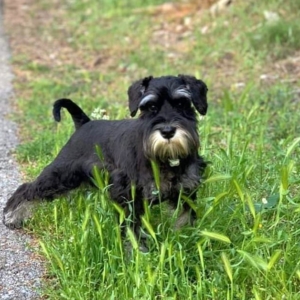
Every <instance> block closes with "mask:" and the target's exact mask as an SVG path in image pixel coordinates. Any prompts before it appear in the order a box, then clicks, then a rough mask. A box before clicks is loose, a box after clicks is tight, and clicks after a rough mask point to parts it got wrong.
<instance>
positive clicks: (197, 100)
mask: <svg viewBox="0 0 300 300" xmlns="http://www.w3.org/2000/svg"><path fill="white" fill-rule="evenodd" d="M178 77H179V78H181V79H183V81H184V82H185V84H186V85H187V87H188V88H189V89H190V91H191V93H192V102H193V104H194V106H195V107H196V109H197V111H198V112H199V113H200V114H201V115H205V114H206V111H207V99H206V94H207V91H208V89H207V86H206V84H205V83H204V82H203V81H202V80H199V79H197V78H196V77H194V76H189V75H182V74H179V75H178Z"/></svg>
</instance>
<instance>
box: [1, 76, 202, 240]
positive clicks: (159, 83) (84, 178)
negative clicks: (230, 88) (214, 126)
mask: <svg viewBox="0 0 300 300" xmlns="http://www.w3.org/2000/svg"><path fill="white" fill-rule="evenodd" d="M206 92H207V88H206V85H205V83H204V82H202V81H200V80H197V79H196V78H195V77H191V76H184V75H179V76H177V77H175V76H164V77H159V78H153V77H147V78H145V79H142V80H139V81H137V82H135V83H134V84H133V85H132V86H131V87H130V88H129V90H128V96H129V108H130V113H131V115H132V116H134V115H135V114H136V112H137V111H138V110H140V116H139V117H138V118H137V119H126V120H119V121H108V120H97V121H91V120H90V119H89V118H88V117H87V116H86V114H85V113H84V112H83V111H82V110H81V109H80V108H79V107H78V106H77V105H76V104H75V103H74V102H72V101H71V100H69V99H61V100H57V101H56V102H55V103H54V108H53V115H54V118H55V120H57V121H60V109H61V107H64V108H66V109H67V110H68V111H69V113H70V114H71V116H72V118H73V121H74V124H75V128H76V131H75V133H74V134H73V135H72V136H71V138H70V139H69V141H68V142H67V143H66V145H65V146H64V147H63V148H62V150H61V151H60V153H59V154H58V156H57V157H56V158H55V159H54V161H53V162H52V163H51V164H49V165H48V166H47V167H46V168H45V169H44V170H43V171H42V173H41V174H40V175H39V176H38V177H37V179H36V180H35V181H33V182H31V183H24V184H22V185H21V186H20V187H19V188H18V189H17V190H16V191H15V193H14V194H13V195H12V196H11V197H10V198H9V199H8V201H7V203H6V206H5V208H4V217H3V221H4V224H6V225H7V226H9V227H11V228H14V227H19V226H20V225H21V223H22V221H23V219H24V218H26V217H27V213H26V207H27V204H28V203H29V202H32V201H36V200H42V199H48V200H51V199H53V198H55V197H57V196H58V195H61V194H64V193H66V192H68V191H70V190H72V189H75V188H77V187H79V186H80V185H81V184H82V183H83V182H90V181H91V178H92V176H93V168H94V166H97V167H98V168H100V169H103V168H104V169H106V170H107V171H108V173H109V175H110V189H109V191H110V195H111V198H112V199H113V200H114V201H116V202H118V203H119V204H120V205H121V206H122V207H124V209H125V211H127V212H128V213H129V210H128V203H129V202H131V204H130V205H133V211H134V219H133V229H134V230H135V232H136V234H137V235H138V234H139V230H140V225H141V222H140V216H141V215H142V214H143V212H144V208H143V200H144V199H147V200H148V201H149V203H152V204H155V203H157V202H158V196H157V191H156V190H157V188H156V186H155V183H154V179H153V172H152V168H151V160H153V161H155V162H156V163H157V164H158V165H159V168H160V182H161V184H160V198H161V200H169V201H170V203H171V204H172V205H173V206H175V207H176V206H177V203H178V201H179V194H180V192H181V191H182V192H183V194H185V195H188V196H190V197H191V199H195V195H196V190H197V188H198V186H199V184H200V181H201V175H202V174H203V172H204V169H205V166H206V163H205V162H204V160H203V159H202V158H201V157H200V156H199V154H198V148H199V145H200V143H199V136H198V132H197V118H196V113H195V110H194V107H195V108H196V110H197V111H198V112H200V113H201V114H205V113H206V110H207V101H206ZM157 139H158V144H156V146H155V145H154V144H155V142H156V141H157ZM172 141H175V142H172ZM170 144H171V145H173V146H172V147H170V148H168V147H169V145H170ZM96 145H99V146H100V148H101V150H102V154H103V158H104V159H103V161H102V160H100V159H99V157H98V155H97V153H96V151H95V146H96ZM174 162H175V165H172V163H174ZM132 184H134V185H135V186H136V196H135V199H134V201H131V200H132V199H131V197H132V196H131V187H132ZM184 210H185V212H186V211H187V210H189V207H188V205H187V204H185V205H184ZM185 212H184V213H185Z"/></svg>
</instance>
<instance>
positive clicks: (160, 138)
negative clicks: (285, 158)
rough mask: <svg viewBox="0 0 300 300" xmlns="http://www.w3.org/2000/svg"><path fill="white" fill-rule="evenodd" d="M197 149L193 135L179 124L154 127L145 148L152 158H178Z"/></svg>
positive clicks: (164, 159)
mask: <svg viewBox="0 0 300 300" xmlns="http://www.w3.org/2000/svg"><path fill="white" fill-rule="evenodd" d="M194 149H195V142H194V139H193V137H192V135H191V134H190V133H189V132H188V131H186V130H184V129H183V128H181V127H179V126H173V125H164V126H158V127H156V128H154V130H153V131H152V133H151V134H150V136H149V138H148V140H146V141H145V143H144V150H145V152H146V154H147V156H148V157H149V158H151V159H154V160H155V159H159V160H161V161H167V160H176V159H179V158H184V157H186V156H188V155H189V154H190V153H191V152H192V151H193V150H194Z"/></svg>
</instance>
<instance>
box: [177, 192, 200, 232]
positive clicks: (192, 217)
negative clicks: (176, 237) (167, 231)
mask: <svg viewBox="0 0 300 300" xmlns="http://www.w3.org/2000/svg"><path fill="white" fill-rule="evenodd" d="M190 199H191V200H192V201H194V200H195V199H196V193H194V194H192V195H191V196H190ZM172 204H173V205H174V202H173V203H172ZM182 208H183V209H182V211H181V213H180V215H179V216H178V217H177V219H176V221H175V224H174V229H175V230H179V229H181V228H182V227H183V226H185V225H187V224H191V225H193V224H194V223H195V221H196V219H197V215H196V212H195V211H194V210H193V209H192V208H191V207H190V205H189V204H188V203H187V202H184V203H183V205H182Z"/></svg>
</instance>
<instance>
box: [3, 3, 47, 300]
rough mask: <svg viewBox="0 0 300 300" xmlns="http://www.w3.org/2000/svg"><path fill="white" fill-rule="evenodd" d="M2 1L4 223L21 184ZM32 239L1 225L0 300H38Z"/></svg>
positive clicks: (37, 272)
mask: <svg viewBox="0 0 300 300" xmlns="http://www.w3.org/2000/svg"><path fill="white" fill-rule="evenodd" d="M2 8H3V6H2V1H1V0H0V220H2V209H3V206H4V204H5V202H6V200H7V198H8V196H9V195H10V194H11V193H12V192H13V191H14V190H15V189H16V187H17V186H18V184H19V183H20V175H19V171H18V167H17V164H16V162H15V161H14V158H13V157H12V155H11V151H12V150H13V149H14V148H15V146H16V145H17V143H18V139H17V137H16V131H17V128H16V124H15V123H13V122H12V121H10V120H9V118H8V115H9V113H10V112H11V107H10V101H9V100H10V99H11V97H12V95H13V89H12V79H13V75H12V73H11V69H10V66H9V60H10V53H9V47H8V44H7V40H6V39H5V36H4V30H3V23H2ZM30 244H32V240H31V238H30V237H29V236H26V235H25V234H24V232H22V231H11V230H9V229H7V228H6V227H5V226H4V225H3V224H2V221H1V222H0V299H1V300H2V299H11V300H22V299H26V300H27V299H38V298H40V297H39V295H38V292H37V290H38V288H39V287H40V285H41V280H40V278H41V276H42V274H43V268H42V264H41V262H40V260H39V259H38V258H37V257H36V256H35V254H34V253H33V251H31V250H29V247H28V245H30Z"/></svg>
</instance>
